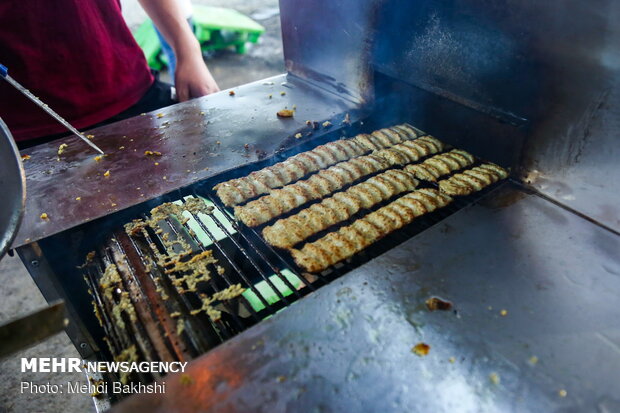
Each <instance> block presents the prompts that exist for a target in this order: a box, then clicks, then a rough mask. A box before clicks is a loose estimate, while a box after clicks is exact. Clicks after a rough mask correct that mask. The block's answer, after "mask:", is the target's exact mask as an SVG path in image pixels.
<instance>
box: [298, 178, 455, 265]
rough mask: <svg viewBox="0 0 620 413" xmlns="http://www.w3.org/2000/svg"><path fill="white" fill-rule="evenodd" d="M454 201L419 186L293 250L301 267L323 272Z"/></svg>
mask: <svg viewBox="0 0 620 413" xmlns="http://www.w3.org/2000/svg"><path fill="white" fill-rule="evenodd" d="M450 202H452V198H451V197H449V196H448V195H446V194H443V193H441V192H439V191H437V190H436V189H419V190H417V191H414V192H411V193H409V194H406V195H404V196H402V197H400V198H398V199H397V200H396V201H394V202H392V203H390V204H388V205H386V206H384V207H382V208H379V209H378V210H377V211H375V212H372V213H370V214H368V215H367V216H365V217H364V218H360V219H358V220H356V221H355V222H353V224H351V225H349V226H346V227H342V228H340V229H339V230H338V231H335V232H331V233H329V234H327V235H325V236H324V237H323V238H320V239H319V240H317V241H315V242H311V243H307V244H305V245H304V246H303V247H302V248H301V249H291V250H290V251H291V254H292V255H293V258H294V259H295V262H296V263H297V265H299V266H300V267H301V268H303V269H304V270H306V271H309V272H320V271H323V270H325V269H326V268H328V267H330V266H332V265H334V264H336V263H338V262H340V261H342V260H344V259H346V258H349V257H351V256H353V255H355V254H356V253H358V252H360V251H361V250H363V249H364V248H366V247H368V246H369V245H371V244H373V243H374V242H376V241H378V240H379V239H381V238H383V237H385V236H386V235H388V234H389V233H391V232H393V231H396V230H398V229H400V228H402V227H403V226H405V225H407V224H409V223H411V222H412V221H413V220H414V219H415V218H416V217H419V216H420V215H423V214H426V213H429V212H432V211H434V210H435V209H437V208H442V207H444V206H446V205H448V204H449V203H450Z"/></svg>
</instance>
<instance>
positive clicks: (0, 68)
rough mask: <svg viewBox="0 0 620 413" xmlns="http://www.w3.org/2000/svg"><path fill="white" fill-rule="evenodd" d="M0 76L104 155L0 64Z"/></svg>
mask: <svg viewBox="0 0 620 413" xmlns="http://www.w3.org/2000/svg"><path fill="white" fill-rule="evenodd" d="M0 76H2V77H3V78H4V80H6V81H7V82H9V83H10V84H11V85H12V86H13V87H14V88H15V89H17V90H19V91H20V92H21V93H23V94H24V95H25V96H26V97H27V98H28V99H30V100H32V101H33V102H34V103H35V104H36V105H37V106H39V107H40V108H41V109H43V110H44V111H46V112H47V113H48V114H49V115H50V116H51V117H53V118H54V119H56V120H57V121H58V122H60V123H61V124H62V125H63V126H64V127H65V128H67V129H69V130H70V131H71V132H72V133H73V134H75V135H76V136H77V137H78V138H80V139H82V140H83V141H84V142H86V143H87V144H88V146H90V147H91V148H93V149H94V150H96V151H97V152H99V153H100V154H102V155H103V154H104V152H103V151H102V150H101V149H99V147H98V146H97V145H95V144H94V143H92V142H91V141H90V140H89V139H88V138H87V137H86V136H84V134H82V133H81V132H80V131H78V130H77V129H75V128H74V127H73V126H71V124H70V123H69V122H67V121H66V120H65V119H64V118H62V117H61V116H60V115H59V114H58V113H56V112H54V111H53V110H52V109H50V107H49V106H47V105H46V104H45V103H43V102H42V101H41V99H39V98H38V97H36V96H35V95H33V94H32V92H30V91H29V90H28V89H26V88H25V87H23V86H22V85H20V84H19V83H18V82H17V81H16V80H15V79H13V78H12V77H11V76H9V69H7V67H6V66H4V65H2V64H0Z"/></svg>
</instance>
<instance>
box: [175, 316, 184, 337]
mask: <svg viewBox="0 0 620 413" xmlns="http://www.w3.org/2000/svg"><path fill="white" fill-rule="evenodd" d="M184 330H185V321H183V319H182V318H179V319H178V320H177V335H178V336H180V335H181V334H183V331H184Z"/></svg>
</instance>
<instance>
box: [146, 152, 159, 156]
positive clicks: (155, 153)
mask: <svg viewBox="0 0 620 413" xmlns="http://www.w3.org/2000/svg"><path fill="white" fill-rule="evenodd" d="M144 155H145V156H161V152H157V151H144Z"/></svg>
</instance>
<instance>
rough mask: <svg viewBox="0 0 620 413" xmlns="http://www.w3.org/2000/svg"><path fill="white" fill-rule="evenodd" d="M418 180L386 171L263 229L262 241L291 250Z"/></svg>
mask: <svg viewBox="0 0 620 413" xmlns="http://www.w3.org/2000/svg"><path fill="white" fill-rule="evenodd" d="M417 185H418V181H417V180H416V179H415V178H414V176H413V174H410V173H408V172H405V171H402V170H397V169H394V170H390V171H386V172H383V173H382V174H379V175H376V176H373V177H372V178H370V179H368V180H367V181H364V182H362V183H359V184H357V185H354V186H352V187H351V188H349V189H347V190H346V191H344V192H339V193H337V194H335V195H333V196H332V197H330V198H326V199H325V200H323V201H322V202H321V203H319V204H314V205H312V206H310V207H309V208H306V209H304V210H303V211H300V212H299V213H297V214H295V215H293V216H290V217H288V218H285V219H281V220H279V221H276V223H274V224H273V225H272V226H269V227H267V228H265V229H263V237H265V240H266V241H267V242H268V243H269V244H271V245H273V246H276V247H279V248H291V247H293V245H295V244H297V243H299V242H301V241H303V240H305V239H306V238H308V237H309V236H311V235H313V234H316V233H318V232H321V231H323V230H324V229H327V228H329V227H330V226H332V225H334V224H337V223H339V222H342V221H344V220H346V219H349V218H351V216H353V215H354V214H356V213H357V212H358V211H360V210H361V209H362V208H370V207H372V206H374V205H376V204H378V203H379V202H382V201H385V200H388V199H390V198H392V197H393V196H395V195H398V194H400V193H403V192H408V191H413V190H414V189H415V187H416V186H417Z"/></svg>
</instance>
